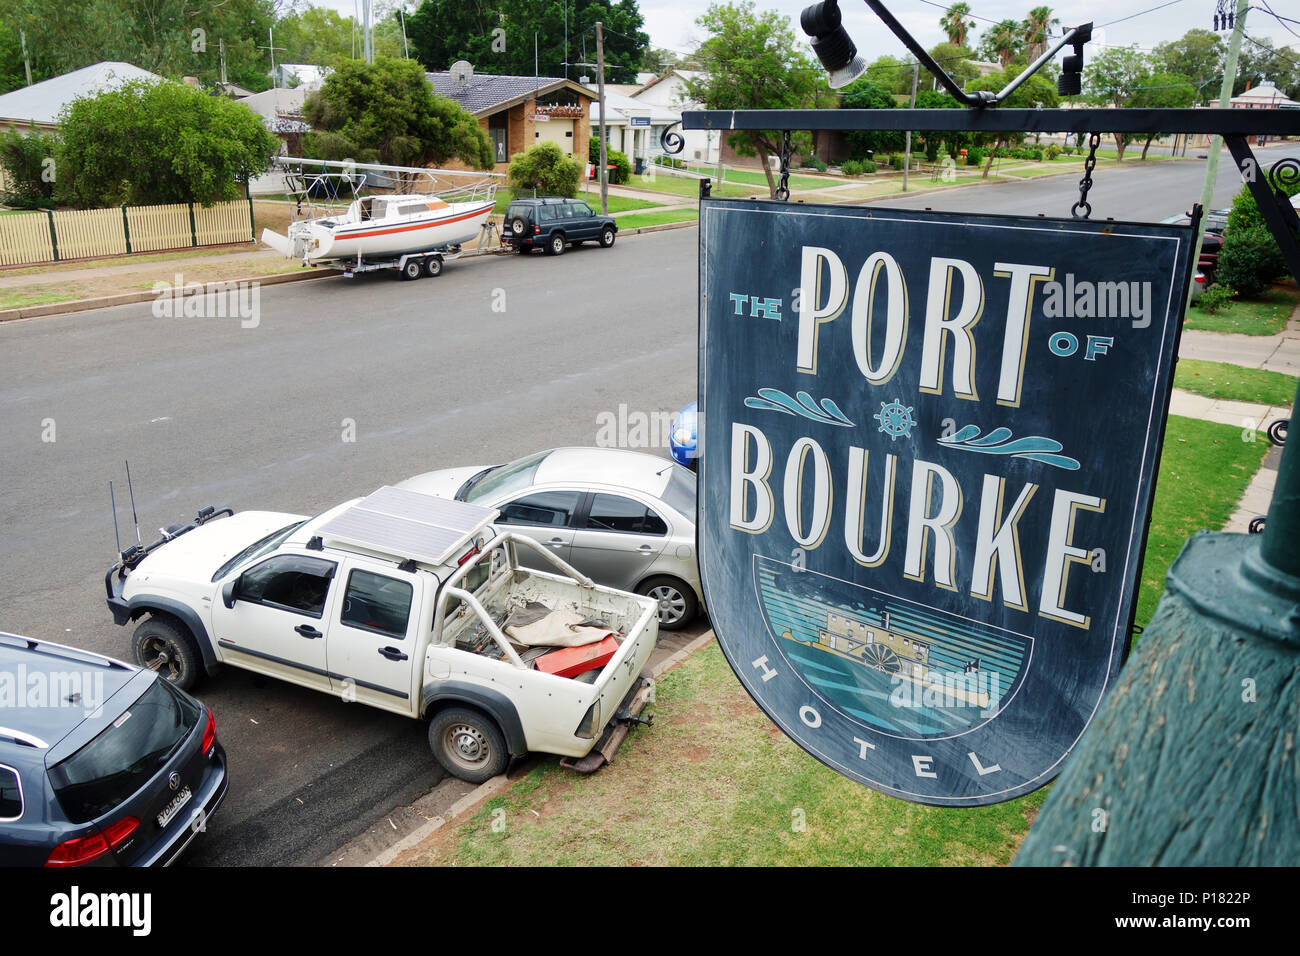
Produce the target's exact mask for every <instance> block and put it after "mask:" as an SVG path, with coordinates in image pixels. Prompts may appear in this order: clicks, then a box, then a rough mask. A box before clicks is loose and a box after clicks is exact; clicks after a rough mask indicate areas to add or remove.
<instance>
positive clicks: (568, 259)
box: [0, 230, 696, 864]
mask: <svg viewBox="0 0 1300 956" xmlns="http://www.w3.org/2000/svg"><path fill="white" fill-rule="evenodd" d="M695 242H696V239H695V232H694V230H680V231H672V232H666V233H660V234H652V235H647V236H643V237H636V238H635V239H632V240H629V241H625V242H619V243H618V244H617V245H615V246H614V247H613V248H612V249H610V250H602V249H599V248H597V247H594V246H584V247H582V248H579V249H574V250H570V251H569V252H568V253H567V254H566V255H565V256H563V257H562V258H560V259H552V258H549V257H546V256H542V255H540V254H538V255H531V256H527V257H523V256H515V257H490V258H483V259H469V260H461V261H459V262H452V263H449V264H448V265H447V268H446V270H445V271H444V273H443V275H442V276H440V277H439V278H437V279H427V278H426V279H422V280H420V281H418V282H413V283H412V282H400V281H398V280H397V279H396V278H395V276H394V274H392V273H380V274H374V275H368V276H364V277H361V278H360V279H358V280H354V281H348V280H344V279H342V278H331V279H323V280H318V281H314V282H306V283H297V284H289V285H279V286H270V287H267V288H265V289H262V290H261V300H260V311H261V320H260V323H259V324H258V325H257V326H256V327H255V328H242V327H241V322H240V320H239V319H237V318H207V319H197V318H196V319H171V318H155V317H154V316H153V314H152V312H151V308H150V305H148V304H145V305H135V306H126V307H121V308H116V309H106V310H102V311H97V312H90V313H81V314H76V315H69V316H63V317H56V318H44V319H33V320H26V321H22V322H12V323H6V324H4V325H3V326H0V354H3V356H4V358H3V363H2V364H3V373H4V374H3V377H2V379H0V462H3V465H2V466H0V468H2V469H3V472H2V477H3V484H4V490H5V499H6V501H5V507H4V509H3V513H2V514H0V569H2V570H3V574H2V575H0V629H3V630H8V631H12V632H16V633H19V634H28V635H31V636H35V637H44V638H49V639H52V640H58V641H63V642H66V643H69V644H74V645H77V646H82V647H87V648H90V649H92V650H96V651H100V652H103V653H107V654H112V655H114V656H118V657H126V658H129V655H130V648H129V643H128V641H129V636H130V631H129V630H128V629H127V628H118V627H116V626H114V625H113V624H112V621H111V618H110V616H109V613H108V610H107V608H106V607H105V606H104V603H103V598H104V587H103V576H104V571H105V569H106V568H107V567H108V565H109V564H111V563H112V561H113V552H114V543H113V523H112V518H111V512H110V509H109V495H108V482H109V479H113V481H114V483H115V488H116V491H117V496H118V499H117V500H118V505H119V519H120V520H122V521H123V522H124V523H123V527H122V531H123V535H124V541H125V539H126V538H127V537H131V536H133V531H131V530H130V511H129V506H127V505H126V502H127V499H126V496H125V493H126V487H125V482H124V472H123V465H122V462H123V460H124V459H129V460H130V463H131V474H132V478H133V480H134V487H135V498H136V506H137V510H138V512H139V515H140V523H141V528H142V533H143V534H144V535H145V536H146V540H149V539H151V538H153V537H156V533H155V531H156V529H157V528H158V527H159V526H161V525H164V524H168V523H171V522H173V521H177V520H183V519H186V518H188V517H192V515H193V513H194V511H195V510H196V509H197V508H199V507H202V506H204V505H207V504H216V505H217V506H225V505H229V506H232V507H234V508H235V509H237V510H239V509H246V508H258V509H270V510H283V511H293V512H299V513H304V514H313V513H316V512H318V511H320V510H323V509H324V508H326V507H328V506H330V505H333V504H336V503H337V502H339V501H341V500H343V499H345V498H349V497H354V496H358V495H364V494H367V493H369V492H371V491H373V490H374V489H375V488H376V487H378V486H380V485H382V484H385V483H388V482H393V481H398V480H400V479H402V478H406V477H409V476H410V475H413V474H417V473H419V472H422V471H427V470H429V469H433V468H441V467H447V466H452V465H463V464H478V463H494V462H500V461H506V460H509V459H512V458H515V457H517V456H519V455H521V454H525V453H527V452H530V451H534V450H537V449H540V448H546V447H550V446H554V445H563V444H582V445H590V444H595V443H596V440H597V426H598V420H597V416H598V415H599V414H600V413H602V412H609V413H612V414H615V415H617V413H618V410H619V405H620V403H624V404H626V405H627V406H628V410H629V411H632V412H642V413H647V414H648V413H652V412H662V413H666V414H671V413H672V412H675V411H676V410H677V409H678V408H680V407H681V406H682V405H683V404H685V403H686V402H688V401H690V400H691V398H692V397H693V396H694V393H695V328H696V317H695V298H694V297H695V268H694V262H695V258H694V257H695ZM51 423H52V424H51ZM351 423H355V426H354V427H355V441H347V440H345V438H346V437H348V435H347V434H346V433H347V432H348V431H349V430H350V428H349V426H350V425H351ZM51 427H52V428H53V436H52V437H53V438H54V439H55V440H54V441H52V442H51V441H44V440H43V438H48V437H51V436H50V429H51ZM662 440H663V441H664V442H665V443H666V441H667V436H666V435H664V436H662ZM198 693H199V695H200V696H201V697H202V698H203V699H204V700H205V701H206V702H208V703H209V704H210V705H211V706H212V707H213V709H214V712H215V713H216V717H217V726H218V732H219V735H220V737H221V739H222V741H223V743H224V744H225V747H226V750H227V752H228V754H229V755H230V769H231V781H232V785H231V786H232V789H231V793H230V796H229V798H228V800H227V803H226V806H225V807H224V809H223V810H222V811H221V812H220V813H218V814H217V815H216V816H215V818H214V820H213V822H212V825H211V832H210V833H209V834H208V836H209V839H207V840H205V841H202V842H201V843H200V844H196V852H195V853H194V854H193V855H192V856H191V862H203V863H244V864H277V863H282V864H293V863H309V862H312V861H314V860H317V859H319V858H321V857H323V856H325V855H326V854H327V853H328V852H329V851H330V850H331V849H333V848H334V847H335V846H337V845H340V844H342V843H344V842H345V841H346V840H348V839H349V838H350V837H351V836H353V835H354V834H355V833H357V832H360V831H361V830H363V829H364V828H365V827H366V826H368V825H369V824H370V822H372V821H373V820H374V819H376V818H378V817H380V816H382V815H383V814H384V813H385V812H386V811H387V810H388V809H389V808H391V807H394V806H400V805H404V804H406V803H410V802H412V800H413V799H414V798H415V797H418V796H419V795H420V794H422V793H424V792H425V791H427V790H428V789H429V788H430V787H432V786H433V785H434V784H435V783H436V782H437V781H438V779H439V778H440V776H441V772H440V770H439V768H438V766H437V764H436V763H435V762H434V761H433V758H432V756H431V754H430V753H429V750H428V746H427V744H426V743H425V740H424V728H423V726H422V725H421V724H419V723H417V722H415V721H410V720H406V719H404V718H401V717H397V716H393V715H388V714H384V713H381V712H379V711H375V710H372V709H370V708H362V707H357V706H354V705H349V704H346V703H343V702H342V701H339V700H337V699H335V698H333V697H331V696H329V695H324V694H317V693H313V692H311V691H307V690H301V689H298V688H295V687H292V686H290V685H287V684H282V683H280V682H277V681H272V680H267V679H265V678H262V677H258V676H254V675H251V674H248V673H242V672H238V671H232V670H230V669H227V671H226V672H225V673H224V674H222V675H221V677H220V678H218V679H215V680H208V681H206V682H204V683H203V684H202V685H200V687H199V688H198Z"/></svg>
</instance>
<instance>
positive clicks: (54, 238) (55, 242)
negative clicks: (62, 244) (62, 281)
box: [45, 209, 59, 262]
mask: <svg viewBox="0 0 1300 956" xmlns="http://www.w3.org/2000/svg"><path fill="white" fill-rule="evenodd" d="M45 215H46V216H48V217H49V221H50V245H51V246H52V247H53V249H54V261H55V262H58V261H59V236H58V233H56V232H55V231H54V212H53V211H52V210H49V209H47V210H45Z"/></svg>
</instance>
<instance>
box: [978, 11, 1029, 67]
mask: <svg viewBox="0 0 1300 956" xmlns="http://www.w3.org/2000/svg"><path fill="white" fill-rule="evenodd" d="M1024 35H1025V25H1024V23H1023V22H1022V21H1020V20H1002V21H1001V22H999V23H995V24H993V26H991V27H989V29H988V31H987V32H986V33H985V34H984V37H983V40H982V42H981V44H980V46H981V49H983V50H984V51H985V56H988V55H990V54H991V55H993V56H996V57H997V58H998V62H999V63H1000V64H1001V65H1002V68H1003V69H1004V70H1005V69H1006V68H1007V66H1008V65H1010V63H1011V61H1012V60H1014V59H1015V58H1016V54H1017V53H1019V52H1020V48H1021V44H1022V42H1023V38H1024Z"/></svg>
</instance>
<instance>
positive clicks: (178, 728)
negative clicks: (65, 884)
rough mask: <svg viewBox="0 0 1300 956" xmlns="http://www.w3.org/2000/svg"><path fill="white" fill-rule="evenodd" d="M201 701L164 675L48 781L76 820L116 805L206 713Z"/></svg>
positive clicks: (148, 777)
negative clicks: (184, 692)
mask: <svg viewBox="0 0 1300 956" xmlns="http://www.w3.org/2000/svg"><path fill="white" fill-rule="evenodd" d="M202 712H203V711H202V708H201V707H200V706H199V703H198V702H197V701H196V700H194V699H193V698H191V697H188V696H186V695H185V694H183V693H181V692H180V691H178V690H176V689H175V688H174V687H172V686H171V684H169V683H167V682H166V681H165V680H155V681H154V682H153V683H152V684H150V685H149V689H148V690H147V691H145V692H144V693H143V694H141V695H140V699H139V700H137V701H136V702H135V703H134V704H132V705H131V706H130V707H128V708H127V709H126V710H124V711H123V712H122V714H121V716H119V717H118V718H117V719H116V720H115V721H113V722H112V723H111V724H110V725H109V726H108V727H107V729H105V730H104V731H102V732H101V733H100V734H99V735H98V736H97V737H95V738H94V739H93V740H91V741H90V743H88V744H86V745H85V746H84V747H82V748H81V749H80V750H78V751H77V752H76V753H74V754H73V755H72V756H71V757H68V758H67V759H66V760H62V761H60V762H59V763H57V764H55V765H54V766H53V767H51V768H50V771H49V775H50V785H51V786H52V787H53V788H54V795H55V797H57V798H58V801H59V806H61V807H62V808H63V812H64V814H65V815H66V816H67V818H68V820H69V821H70V822H72V823H88V822H89V821H91V820H94V819H95V818H96V817H101V816H103V815H104V814H105V813H109V812H111V811H112V810H114V809H115V808H116V807H117V806H118V805H119V804H121V803H122V802H123V801H125V800H127V799H128V798H129V797H131V795H132V794H134V793H136V792H137V791H138V790H140V788H141V787H143V786H144V785H145V784H147V783H148V782H149V781H150V780H151V779H153V777H154V776H155V775H156V774H157V773H158V771H159V770H160V769H161V768H162V766H163V764H165V763H166V762H167V760H168V759H169V758H170V757H171V755H172V754H173V753H175V752H176V750H177V748H178V747H180V745H181V743H182V742H183V741H184V740H185V738H186V736H187V735H188V734H189V732H190V731H191V730H192V729H193V727H194V725H195V724H197V723H198V722H199V717H200V716H201V715H202Z"/></svg>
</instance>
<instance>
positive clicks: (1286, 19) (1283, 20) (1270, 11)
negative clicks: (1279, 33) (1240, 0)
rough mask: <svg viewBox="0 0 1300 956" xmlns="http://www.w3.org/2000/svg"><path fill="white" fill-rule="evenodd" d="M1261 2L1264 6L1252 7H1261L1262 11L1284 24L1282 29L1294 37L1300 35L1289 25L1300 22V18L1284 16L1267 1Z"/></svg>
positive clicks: (1260, 0)
mask: <svg viewBox="0 0 1300 956" xmlns="http://www.w3.org/2000/svg"><path fill="white" fill-rule="evenodd" d="M1259 2H1260V3H1262V4H1264V5H1263V7H1262V8H1255V7H1252V8H1251V9H1260V11H1261V12H1262V13H1267V14H1268V15H1269V16H1270V17H1272V18H1273V19H1274V20H1276V21H1277V22H1278V23H1280V24H1282V29H1283V30H1285V31H1286V32H1287V33H1289V34H1291V35H1292V36H1293V37H1300V33H1296V32H1295V31H1294V30H1292V29H1291V28H1290V27H1289V26H1287V24H1288V23H1300V20H1292V19H1291V18H1290V17H1284V16H1282V15H1281V14H1278V13H1274V12H1273V8H1272V7H1270V6H1269V5H1268V4H1267V3H1265V2H1264V0H1259Z"/></svg>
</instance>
